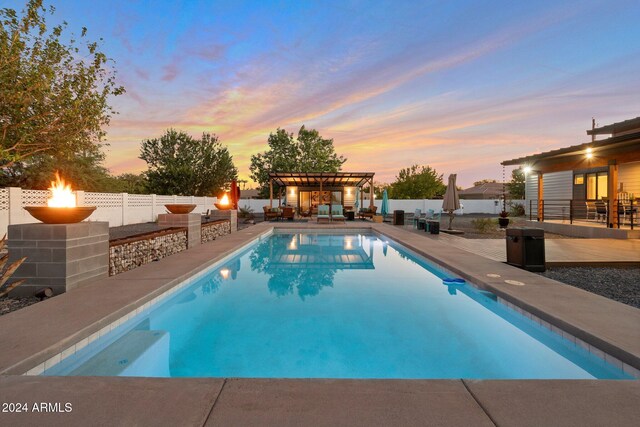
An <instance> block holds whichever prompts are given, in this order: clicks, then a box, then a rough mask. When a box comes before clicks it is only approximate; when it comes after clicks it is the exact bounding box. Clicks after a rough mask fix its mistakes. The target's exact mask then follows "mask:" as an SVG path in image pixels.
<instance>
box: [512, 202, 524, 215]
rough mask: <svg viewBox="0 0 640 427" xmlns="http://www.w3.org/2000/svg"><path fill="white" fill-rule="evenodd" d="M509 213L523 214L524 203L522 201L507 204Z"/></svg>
mask: <svg viewBox="0 0 640 427" xmlns="http://www.w3.org/2000/svg"><path fill="white" fill-rule="evenodd" d="M509 214H510V215H511V216H524V215H525V211H524V205H523V204H522V203H511V204H510V206H509Z"/></svg>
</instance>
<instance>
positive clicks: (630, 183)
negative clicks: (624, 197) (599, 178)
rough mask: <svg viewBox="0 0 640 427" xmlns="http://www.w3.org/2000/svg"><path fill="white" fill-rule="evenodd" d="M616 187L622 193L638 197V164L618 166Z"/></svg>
mask: <svg viewBox="0 0 640 427" xmlns="http://www.w3.org/2000/svg"><path fill="white" fill-rule="evenodd" d="M618 185H619V186H621V187H622V191H624V192H627V193H633V194H634V195H635V196H636V197H640V162H633V163H623V164H621V165H620V166H618Z"/></svg>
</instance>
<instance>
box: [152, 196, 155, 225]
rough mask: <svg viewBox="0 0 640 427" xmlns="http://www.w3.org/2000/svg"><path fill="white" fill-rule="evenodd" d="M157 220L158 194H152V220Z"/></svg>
mask: <svg viewBox="0 0 640 427" xmlns="http://www.w3.org/2000/svg"><path fill="white" fill-rule="evenodd" d="M155 220H156V195H155V194H152V195H151V222H153V221H155Z"/></svg>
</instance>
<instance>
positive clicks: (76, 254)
mask: <svg viewBox="0 0 640 427" xmlns="http://www.w3.org/2000/svg"><path fill="white" fill-rule="evenodd" d="M7 247H8V250H9V262H13V261H15V260H17V259H20V258H22V257H23V256H24V257H27V259H26V261H25V262H24V263H22V265H21V266H20V267H19V268H18V269H17V270H16V272H15V273H14V274H13V276H12V279H14V280H15V279H26V281H25V283H23V284H22V285H20V286H18V287H17V288H15V289H14V290H13V291H12V292H11V295H14V296H30V295H33V294H34V293H35V292H36V291H37V290H39V289H41V288H45V287H49V288H51V289H53V292H54V294H56V295H57V294H61V293H63V292H66V291H68V290H70V289H73V288H75V287H78V286H82V285H85V284H88V283H91V282H92V281H94V280H96V279H101V278H104V277H108V276H109V223H108V222H79V223H77V224H41V223H37V224H15V225H10V226H9V229H8V239H7Z"/></svg>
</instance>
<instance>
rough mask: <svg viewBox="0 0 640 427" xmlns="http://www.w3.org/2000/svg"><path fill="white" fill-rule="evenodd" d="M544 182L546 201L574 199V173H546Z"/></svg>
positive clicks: (543, 177)
mask: <svg viewBox="0 0 640 427" xmlns="http://www.w3.org/2000/svg"><path fill="white" fill-rule="evenodd" d="M542 180H543V181H542V182H543V186H544V187H543V193H542V194H543V195H544V200H570V199H573V171H562V172H552V173H545V174H544V175H543V176H542ZM535 198H536V199H537V198H538V197H537V194H536V197H535Z"/></svg>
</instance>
